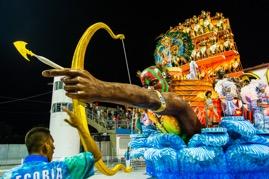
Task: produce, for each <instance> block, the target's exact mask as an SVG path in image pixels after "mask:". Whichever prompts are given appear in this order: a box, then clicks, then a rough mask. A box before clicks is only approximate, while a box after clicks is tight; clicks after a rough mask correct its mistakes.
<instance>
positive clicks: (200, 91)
mask: <svg viewBox="0 0 269 179" xmlns="http://www.w3.org/2000/svg"><path fill="white" fill-rule="evenodd" d="M233 36H234V35H233V33H232V30H231V26H230V22H229V19H228V18H225V17H224V16H223V14H222V13H220V12H217V13H216V14H215V15H214V16H212V15H211V14H210V12H206V11H202V12H201V14H200V15H199V16H196V15H194V16H193V17H192V18H189V19H186V20H185V22H183V23H179V24H178V25H177V26H175V27H170V29H169V30H168V31H167V32H165V33H164V34H161V35H160V36H159V37H158V41H157V45H156V49H155V51H154V59H155V65H153V66H150V67H148V68H146V69H145V70H144V71H142V72H140V71H139V72H138V75H139V77H140V80H141V82H142V85H143V86H144V87H146V88H154V89H158V90H160V91H162V92H167V91H169V92H174V93H176V94H177V95H178V96H180V97H181V98H183V99H184V100H185V101H188V103H189V104H190V106H191V107H192V108H193V110H194V111H195V113H196V114H197V117H198V119H199V120H200V122H201V123H202V125H203V127H204V128H203V129H202V131H201V133H199V134H195V135H194V136H193V137H191V138H190V139H188V138H186V136H184V134H182V133H181V131H180V130H177V127H176V126H175V123H174V122H173V121H172V120H170V121H169V119H166V118H165V117H162V116H159V115H156V114H155V115H154V114H151V113H149V112H146V113H145V114H144V115H143V118H148V119H149V120H151V121H153V124H149V123H145V124H144V125H142V131H141V133H140V134H132V135H131V142H130V143H129V147H130V148H131V151H130V156H131V158H132V159H137V158H143V159H144V160H145V163H146V172H147V174H149V175H151V176H152V177H156V178H236V177H239V178H243V177H244V178H268V176H269V112H268V111H269V108H268V104H269V100H268V96H269V87H268V78H269V75H268V74H269V72H268V64H267V66H266V68H267V69H266V73H265V76H266V78H267V81H264V80H261V79H258V77H257V76H256V77H255V75H251V74H249V73H244V70H243V67H242V65H241V63H240V55H239V52H238V50H237V46H236V43H235V41H234V38H233ZM144 121H145V120H144Z"/></svg>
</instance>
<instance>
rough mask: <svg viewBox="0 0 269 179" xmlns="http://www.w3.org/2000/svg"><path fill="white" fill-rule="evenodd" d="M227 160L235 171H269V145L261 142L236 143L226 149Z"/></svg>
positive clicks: (230, 167)
mask: <svg viewBox="0 0 269 179" xmlns="http://www.w3.org/2000/svg"><path fill="white" fill-rule="evenodd" d="M226 160H227V165H228V167H229V170H230V171H231V172H233V173H234V172H236V173H237V172H251V171H260V172H265V171H266V172H269V147H268V146H265V145H260V144H245V145H234V146H231V147H229V148H228V150H227V151H226ZM267 177H269V175H268V176H267Z"/></svg>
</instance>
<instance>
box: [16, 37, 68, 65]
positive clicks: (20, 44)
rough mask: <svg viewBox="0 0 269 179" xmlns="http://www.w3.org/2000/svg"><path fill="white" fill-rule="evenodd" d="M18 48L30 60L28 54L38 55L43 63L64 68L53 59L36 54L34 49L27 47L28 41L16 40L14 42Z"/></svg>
mask: <svg viewBox="0 0 269 179" xmlns="http://www.w3.org/2000/svg"><path fill="white" fill-rule="evenodd" d="M13 44H14V46H15V47H16V49H17V50H18V51H19V53H20V54H21V55H22V56H23V57H24V58H25V59H26V60H28V61H30V60H29V59H28V57H27V55H30V56H34V57H36V58H37V59H38V60H39V61H41V62H42V63H45V64H46V65H48V66H50V67H52V68H57V69H63V67H61V66H60V65H58V64H56V63H54V62H53V61H51V60H49V59H47V58H46V57H43V56H40V55H36V54H34V53H33V52H32V51H30V50H28V49H27V48H26V45H27V42H24V41H16V42H14V43H13Z"/></svg>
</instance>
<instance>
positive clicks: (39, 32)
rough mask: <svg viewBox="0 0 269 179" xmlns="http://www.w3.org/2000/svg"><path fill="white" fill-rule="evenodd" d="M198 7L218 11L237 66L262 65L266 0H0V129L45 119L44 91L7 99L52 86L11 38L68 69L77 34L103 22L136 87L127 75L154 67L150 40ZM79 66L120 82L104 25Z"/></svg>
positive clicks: (268, 12) (122, 72)
mask: <svg viewBox="0 0 269 179" xmlns="http://www.w3.org/2000/svg"><path fill="white" fill-rule="evenodd" d="M159 1H160V0H159ZM145 3H147V4H145ZM202 10H205V11H210V12H211V14H215V12H223V14H224V16H225V17H228V18H229V20H230V23H231V28H232V31H233V33H234V38H235V42H236V44H237V47H238V50H239V53H240V55H241V62H242V65H243V67H244V68H246V67H251V66H255V65H258V64H261V63H266V62H268V59H269V51H268V50H269V43H268V42H269V34H268V32H269V31H268V29H267V28H268V19H269V1H266V0H264V1H260V0H255V1H253V0H248V1H246V0H232V1H229V0H225V1H223V0H214V1H212V0H197V1H195V0H193V1H192V0H186V1H182V0H176V1H174V0H169V1H162V2H157V1H146V0H144V1H138V0H137V1H131V0H125V1H115V0H114V1H109V0H106V1H105V0H85V1H82V0H44V1H42V0H23V1H22V0H9V1H7V0H1V1H0V23H1V26H0V43H1V46H0V67H1V70H0V76H1V88H0V114H1V117H0V126H1V125H2V126H6V125H7V123H8V125H9V126H11V127H12V126H13V131H20V130H23V131H24V130H25V129H26V128H27V129H28V128H30V127H32V125H38V124H40V123H42V124H45V125H47V124H48V121H49V110H50V99H51V94H47V95H43V96H41V97H37V98H32V99H31V100H35V101H29V100H23V101H16V102H12V101H11V100H14V99H20V98H25V97H29V96H34V95H38V94H43V93H47V92H49V91H51V89H52V86H50V85H48V83H50V82H51V80H52V79H46V78H43V77H42V76H41V72H42V70H45V69H48V68H49V67H47V66H46V65H44V64H41V63H40V62H38V61H36V60H34V59H33V60H32V61H31V62H27V61H25V60H24V59H23V58H22V57H21V56H20V55H19V53H18V52H17V51H16V49H15V48H14V46H13V44H12V42H14V41H17V40H23V41H26V42H28V46H27V47H28V49H30V50H32V51H33V52H34V53H36V54H39V55H42V56H45V57H47V58H49V59H51V60H53V61H54V62H56V63H58V64H60V65H62V66H64V67H70V66H71V61H72V56H73V53H74V50H75V47H76V45H77V42H78V41H79V39H80V37H81V36H82V34H83V33H84V31H85V30H86V29H87V28H88V27H89V26H91V25H92V24H94V23H96V22H104V23H106V24H107V25H108V26H110V28H111V29H112V30H113V31H114V33H123V34H125V36H126V40H125V47H126V51H127V57H128V62H129V68H130V74H131V78H132V81H133V83H135V84H138V85H140V82H139V81H138V79H137V77H136V75H135V73H136V71H137V70H143V69H144V68H146V67H148V66H150V65H153V64H154V59H153V51H154V49H155V45H156V41H155V38H156V37H157V36H158V35H159V34H161V33H164V32H165V31H167V30H168V29H169V27H170V26H176V25H177V24H178V23H179V22H183V21H184V20H185V19H186V18H190V17H192V16H193V15H199V14H200V13H201V11H202ZM85 64H86V67H85V68H86V69H88V70H89V71H90V72H91V73H92V74H93V75H94V76H96V77H97V78H99V79H102V80H106V81H117V82H128V75H127V70H126V66H125V59H124V53H123V49H122V45H121V41H119V40H118V41H116V40H113V39H111V38H110V37H109V35H108V34H107V33H106V32H105V31H104V30H101V31H98V32H97V33H96V34H95V35H94V37H93V38H92V40H91V42H90V44H89V46H88V49H87V54H86V58H85ZM18 126H19V127H18ZM8 131H10V130H8Z"/></svg>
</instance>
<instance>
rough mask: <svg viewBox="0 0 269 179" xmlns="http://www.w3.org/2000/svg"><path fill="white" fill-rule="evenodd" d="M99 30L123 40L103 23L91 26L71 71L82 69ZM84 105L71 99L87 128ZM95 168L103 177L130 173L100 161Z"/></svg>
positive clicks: (73, 61)
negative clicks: (88, 49) (90, 45)
mask: <svg viewBox="0 0 269 179" xmlns="http://www.w3.org/2000/svg"><path fill="white" fill-rule="evenodd" d="M99 29H105V30H106V31H107V32H108V33H109V34H110V36H111V37H112V38H113V39H124V35H123V34H118V35H115V34H114V33H113V32H112V30H111V29H110V28H109V27H108V26H107V25H106V24H104V23H102V22H98V23H95V24H93V25H92V26H90V27H89V28H88V29H87V30H86V31H85V32H84V34H83V35H82V37H81V38H80V40H79V42H78V44H77V47H76V50H75V53H74V56H73V60H72V67H71V69H84V58H85V52H86V49H87V46H88V44H89V42H90V40H91V38H92V36H93V34H94V33H95V32H96V31H97V30H99ZM84 106H85V105H84V104H83V103H81V102H80V101H78V100H76V99H73V108H74V109H73V110H74V113H75V114H76V115H77V116H78V117H79V118H80V119H82V120H83V125H85V126H87V127H88V124H87V117H86V112H85V107H84ZM81 142H82V145H83V146H85V145H84V141H81ZM95 167H96V168H97V169H98V170H99V171H100V172H101V173H103V174H105V175H114V174H116V173H117V172H118V171H119V170H121V169H122V170H124V172H130V171H131V167H128V168H126V167H125V166H124V165H122V164H117V165H115V166H114V167H113V168H112V169H110V168H108V167H107V166H106V165H105V163H104V162H103V160H102V159H100V160H98V161H97V162H96V163H95Z"/></svg>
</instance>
